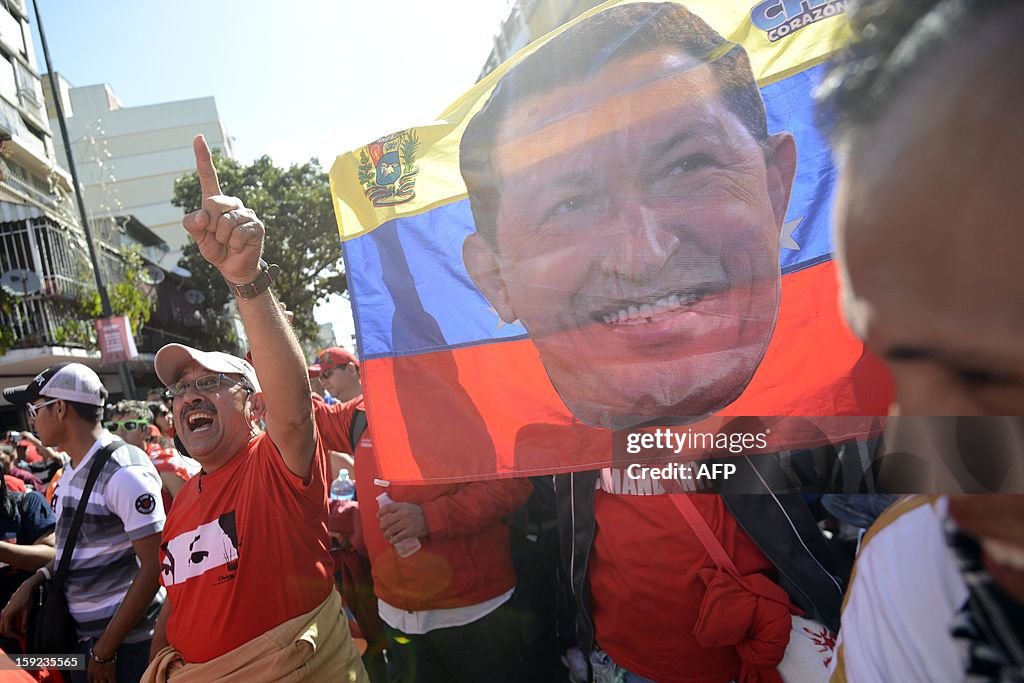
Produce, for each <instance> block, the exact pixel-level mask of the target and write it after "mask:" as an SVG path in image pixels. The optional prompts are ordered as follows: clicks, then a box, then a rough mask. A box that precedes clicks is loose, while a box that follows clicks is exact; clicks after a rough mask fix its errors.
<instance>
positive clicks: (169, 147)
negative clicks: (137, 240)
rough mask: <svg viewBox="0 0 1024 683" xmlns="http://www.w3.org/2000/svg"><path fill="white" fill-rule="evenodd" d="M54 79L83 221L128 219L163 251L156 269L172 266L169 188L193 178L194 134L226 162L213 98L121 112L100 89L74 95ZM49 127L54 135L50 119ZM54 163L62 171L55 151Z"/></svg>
mask: <svg viewBox="0 0 1024 683" xmlns="http://www.w3.org/2000/svg"><path fill="white" fill-rule="evenodd" d="M48 78H49V76H45V77H44V80H46V79H48ZM56 79H57V83H58V87H59V92H60V94H61V103H62V105H63V107H64V116H65V120H66V122H67V128H68V137H69V138H70V139H71V152H72V154H73V155H74V157H75V165H76V167H77V169H78V178H79V182H80V183H81V184H82V191H83V195H84V196H85V204H86V209H87V211H88V213H89V215H90V217H93V216H96V217H103V216H113V215H131V216H134V217H135V218H137V219H138V220H139V221H140V222H142V223H143V224H145V225H146V226H147V227H149V229H151V230H152V231H153V232H154V233H156V234H157V235H159V236H160V237H161V238H162V239H164V240H165V241H166V242H167V244H168V245H170V248H171V251H170V252H169V253H168V254H167V256H166V257H165V260H164V261H163V262H162V263H161V265H164V266H174V265H175V264H176V262H177V259H178V257H180V255H181V249H182V248H183V247H184V245H185V243H186V237H187V236H186V235H185V233H184V231H183V230H182V228H181V219H182V216H183V215H184V212H183V211H182V209H180V208H178V207H176V206H173V205H172V204H171V199H172V198H173V197H174V182H175V181H176V180H177V179H178V178H180V177H181V176H183V175H186V174H188V173H192V172H194V171H195V157H194V155H193V153H192V138H193V137H194V136H195V135H196V134H197V133H202V134H203V135H204V136H205V137H206V140H207V142H209V144H210V147H211V149H214V150H220V152H221V153H222V154H224V155H225V156H227V157H231V156H232V150H231V142H230V139H229V137H228V135H227V133H226V131H225V129H224V125H223V124H222V123H221V120H220V116H219V114H218V112H217V104H216V102H215V101H214V98H212V97H202V98H197V99H191V100H180V101H177V102H164V103H160V104H150V105H143V106H135V107H126V106H124V105H123V104H122V103H121V102H120V100H118V98H117V96H116V95H115V94H114V92H113V90H112V89H111V87H110V86H109V85H107V84H100V85H89V86H84V87H74V86H72V85H71V84H70V83H68V82H67V81H66V80H64V79H63V78H62V77H61V76H60V74H57V77H56ZM46 97H47V100H49V99H50V98H51V94H50V92H49V89H47V92H46ZM50 114H51V116H52V117H53V116H55V112H54V111H53V107H52V106H50ZM51 127H52V128H53V129H54V130H57V123H56V119H55V118H51ZM57 158H58V160H59V161H60V163H61V164H62V165H65V166H66V160H65V158H64V150H63V147H60V148H59V149H58V150H57Z"/></svg>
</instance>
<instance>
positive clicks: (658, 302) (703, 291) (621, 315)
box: [595, 285, 726, 325]
mask: <svg viewBox="0 0 1024 683" xmlns="http://www.w3.org/2000/svg"><path fill="white" fill-rule="evenodd" d="M725 289H726V287H724V286H712V285H708V286H702V287H696V288H692V289H688V290H686V291H683V292H673V293H671V294H667V295H664V296H661V297H658V298H656V299H653V300H649V301H646V302H642V303H641V302H635V303H629V304H626V303H625V302H623V303H622V304H620V305H619V306H618V307H616V308H614V309H605V310H604V311H601V312H599V313H597V314H596V315H595V317H596V318H597V319H598V320H600V321H601V322H603V323H605V324H606V325H642V324H644V323H649V322H653V321H655V320H658V319H659V318H661V317H663V316H667V315H671V314H673V313H677V312H679V311H685V310H687V309H690V308H693V307H694V306H697V305H698V304H700V303H701V302H702V301H704V300H705V299H706V298H708V297H711V296H714V295H716V294H719V293H721V292H722V291H724V290H725Z"/></svg>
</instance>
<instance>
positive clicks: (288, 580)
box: [144, 136, 366, 681]
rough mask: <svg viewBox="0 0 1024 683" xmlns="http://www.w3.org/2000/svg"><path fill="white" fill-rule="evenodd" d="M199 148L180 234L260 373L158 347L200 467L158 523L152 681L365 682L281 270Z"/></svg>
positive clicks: (178, 418)
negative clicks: (233, 307) (237, 319)
mask: <svg viewBox="0 0 1024 683" xmlns="http://www.w3.org/2000/svg"><path fill="white" fill-rule="evenodd" d="M194 147H195V154H196V165H197V168H198V172H199V182H200V186H201V190H202V196H203V202H202V208H201V209H199V210H198V211H195V212H193V213H190V214H188V215H187V216H186V217H185V220H184V225H185V229H186V230H187V231H188V232H189V234H190V235H191V236H192V238H193V239H194V240H195V241H196V244H197V246H198V248H199V251H200V253H201V254H202V256H203V257H204V258H205V259H206V260H207V261H208V262H209V263H210V264H211V265H213V266H214V267H216V268H217V269H218V270H219V271H220V273H221V275H222V276H223V277H224V279H225V280H226V281H227V282H228V283H229V288H230V289H231V291H232V293H233V294H234V295H235V300H236V303H237V306H238V312H239V314H240V316H241V318H242V323H243V325H244V326H245V331H246V335H247V336H248V338H249V339H250V341H251V343H252V349H251V351H252V357H253V359H254V361H255V363H256V364H257V365H258V366H259V368H260V370H259V373H258V376H257V372H256V370H255V369H254V368H253V366H252V365H250V364H249V363H248V362H246V361H244V360H242V359H241V358H236V357H234V356H230V355H228V354H225V353H220V352H204V351H200V350H197V349H193V348H190V347H187V346H182V345H180V344H169V345H167V346H164V347H163V348H161V349H160V351H159V352H158V353H157V355H156V360H155V366H156V368H155V369H156V374H157V376H158V377H159V378H160V381H161V382H163V383H164V384H165V385H166V386H167V387H168V393H169V394H170V395H171V396H172V397H173V404H172V410H173V414H174V424H175V427H176V434H177V437H178V438H179V439H180V440H181V442H182V444H183V446H184V448H185V449H186V450H187V452H188V454H189V455H190V456H191V457H193V458H195V459H196V460H197V461H198V462H199V463H200V464H201V465H202V471H201V472H200V473H199V474H198V476H196V477H193V478H192V479H191V480H189V481H188V482H187V483H186V484H185V485H184V487H183V488H182V489H181V491H180V492H179V494H178V496H177V497H176V499H175V502H174V508H173V510H172V511H171V514H170V516H169V517H168V519H167V523H166V525H165V526H164V532H163V538H162V541H163V542H162V544H161V546H160V548H161V564H162V573H161V579H162V582H163V584H164V586H165V587H166V588H167V603H166V604H165V606H164V609H163V611H162V612H161V614H160V619H159V622H158V624H157V633H156V635H155V637H154V640H153V643H154V658H153V661H152V662H151V663H150V667H149V669H148V670H147V672H146V677H145V678H144V680H146V681H163V680H166V679H167V678H168V677H173V675H174V672H176V671H178V670H179V668H180V667H182V665H183V666H184V668H183V669H182V673H183V674H184V672H185V671H190V672H191V673H193V674H194V676H195V678H196V679H199V680H214V679H217V678H220V677H221V676H223V675H224V674H225V673H226V672H228V671H230V672H231V673H232V675H234V676H239V677H241V676H243V675H245V672H246V671H247V670H251V671H252V672H253V675H254V676H256V674H257V672H258V674H259V677H260V678H261V679H262V680H279V679H283V678H285V677H286V676H288V675H291V674H292V673H294V671H296V670H299V669H303V670H305V671H306V672H307V677H308V678H309V680H328V678H333V679H345V680H349V681H366V673H365V671H364V669H363V666H362V663H361V662H360V660H359V654H358V653H357V652H356V650H355V647H354V645H353V643H352V639H351V636H350V635H349V632H348V626H347V623H346V622H345V620H343V619H342V614H341V603H340V600H339V598H338V596H337V593H336V591H334V585H333V581H332V579H331V568H332V562H331V557H330V553H329V547H330V543H329V536H328V533H327V514H326V513H327V476H326V472H327V467H326V460H325V458H324V452H323V448H322V446H321V444H320V439H319V437H318V435H317V432H316V427H315V425H314V422H313V408H312V402H311V400H310V394H309V384H308V382H307V381H306V364H305V362H304V360H303V357H302V350H301V349H300V347H299V344H298V341H297V340H296V339H295V336H294V334H293V333H292V332H291V329H290V327H289V325H288V324H287V322H286V321H285V318H284V315H283V313H282V312H281V309H280V308H279V307H278V304H277V302H276V301H275V299H274V296H273V294H272V293H271V291H270V286H271V283H272V281H273V278H274V275H275V274H276V272H277V268H276V266H267V265H266V264H265V263H264V262H263V261H262V260H261V259H260V254H261V253H262V250H263V236H264V226H263V224H262V223H261V222H260V221H259V219H258V218H257V217H256V215H255V214H254V213H253V212H252V211H251V210H249V209H246V208H245V207H244V206H243V205H242V203H241V201H240V200H238V199H236V198H233V197H226V196H223V195H222V194H221V191H220V187H219V184H218V181H217V173H216V170H215V169H214V167H213V163H212V161H211V158H210V151H209V149H208V148H207V146H206V142H205V140H204V139H203V138H202V136H197V137H196V139H195V144H194ZM264 388H265V391H264V390H263V389H264ZM261 419H262V420H263V421H265V423H266V431H265V432H262V431H261V430H260V428H259V426H258V424H259V421H260V420H261ZM165 645H166V646H167V647H163V648H162V649H160V648H161V647H162V646H165Z"/></svg>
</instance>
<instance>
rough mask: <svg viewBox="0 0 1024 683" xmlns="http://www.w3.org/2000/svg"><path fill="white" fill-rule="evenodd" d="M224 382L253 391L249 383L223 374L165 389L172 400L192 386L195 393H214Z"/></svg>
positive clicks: (206, 376) (178, 383) (175, 384)
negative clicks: (194, 388)
mask: <svg viewBox="0 0 1024 683" xmlns="http://www.w3.org/2000/svg"><path fill="white" fill-rule="evenodd" d="M225 382H226V383H227V384H228V385H229V386H239V387H242V388H243V389H245V390H246V391H250V392H251V391H252V390H253V389H252V387H251V386H249V383H248V382H247V381H246V380H244V379H242V380H237V379H235V378H234V377H228V376H227V375H225V374H224V373H217V374H215V375H203V376H202V377H196V378H195V379H194V380H192V381H191V382H175V383H174V384H172V385H170V386H169V387H167V393H168V394H169V395H170V396H171V397H172V398H177V397H178V396H181V395H182V394H184V393H185V392H186V391H188V388H189V387H190V386H192V385H193V384H194V385H195V387H196V391H203V392H206V391H216V390H217V389H220V387H221V385H222V384H224V383H225Z"/></svg>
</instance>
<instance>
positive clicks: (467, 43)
mask: <svg viewBox="0 0 1024 683" xmlns="http://www.w3.org/2000/svg"><path fill="white" fill-rule="evenodd" d="M39 3H40V5H39V7H40V10H41V12H42V18H43V25H44V28H45V30H46V37H47V41H48V42H49V46H50V55H51V57H52V59H53V65H54V69H55V70H56V71H58V72H59V73H61V74H62V75H63V76H64V78H65V79H67V80H68V81H69V82H71V84H72V85H75V86H84V85H92V84H96V83H109V84H110V86H111V88H112V89H113V91H114V93H115V94H116V95H117V97H118V99H120V100H121V102H122V104H124V105H125V106H140V105H146V104H156V103H159V102H168V101H173V100H182V99H191V98H195V97H207V96H213V97H215V98H216V100H217V109H218V111H219V113H220V117H221V120H222V121H223V122H224V125H225V127H226V129H227V131H228V134H229V135H230V136H231V137H232V138H233V147H234V152H235V156H236V157H238V158H239V159H240V160H242V161H245V162H248V161H251V160H252V159H254V158H256V157H258V156H261V155H263V154H268V155H270V156H271V157H272V158H273V159H274V161H275V162H277V163H278V164H279V165H285V164H289V163H296V162H302V161H306V160H308V159H309V158H310V157H314V156H315V157H318V158H319V159H320V162H321V164H322V165H323V166H324V168H325V169H328V168H330V166H331V164H332V163H333V161H334V157H335V156H337V155H338V154H340V153H342V152H344V151H347V150H349V149H353V148H355V147H358V146H360V145H363V144H365V143H367V142H369V141H371V140H373V139H375V138H377V137H380V136H381V135H384V134H386V133H390V132H392V131H395V130H399V129H401V128H406V127H409V126H410V125H415V124H419V123H426V122H429V121H432V120H433V119H434V118H435V117H436V115H437V114H438V113H440V112H441V111H442V110H443V109H444V108H445V106H447V105H448V104H449V103H450V102H451V101H452V100H454V99H455V98H456V97H458V95H459V94H461V93H462V92H463V91H464V90H466V89H467V88H468V87H469V86H471V85H472V84H473V83H474V82H475V80H476V77H477V76H478V75H479V73H480V70H481V68H482V67H483V64H484V62H485V61H486V60H487V56H488V55H489V53H490V50H491V47H492V45H493V42H492V41H493V36H494V35H495V33H497V31H498V29H499V25H500V22H501V20H502V19H503V18H504V17H505V16H507V14H508V7H507V0H391V1H390V2H366V1H365V0H362V1H356V0H321V1H314V0H287V1H278V2H271V1H270V0H177V1H175V2H169V1H167V0H97V1H94V2H81V1H78V0H39ZM30 23H32V25H33V27H34V26H35V16H34V15H32V14H31V12H30ZM36 57H37V61H38V63H39V70H40V72H44V71H46V67H45V64H44V62H43V53H42V49H41V48H40V46H39V42H38V35H36ZM55 136H58V137H59V131H55ZM339 299H340V298H339ZM318 318H320V319H322V321H323V322H333V323H335V329H336V332H337V335H338V341H339V342H342V343H343V344H346V345H348V342H349V334H350V331H351V314H350V312H349V311H348V306H347V303H346V302H344V301H343V300H335V301H332V302H331V304H330V305H329V306H326V307H322V309H321V310H320V311H318Z"/></svg>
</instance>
